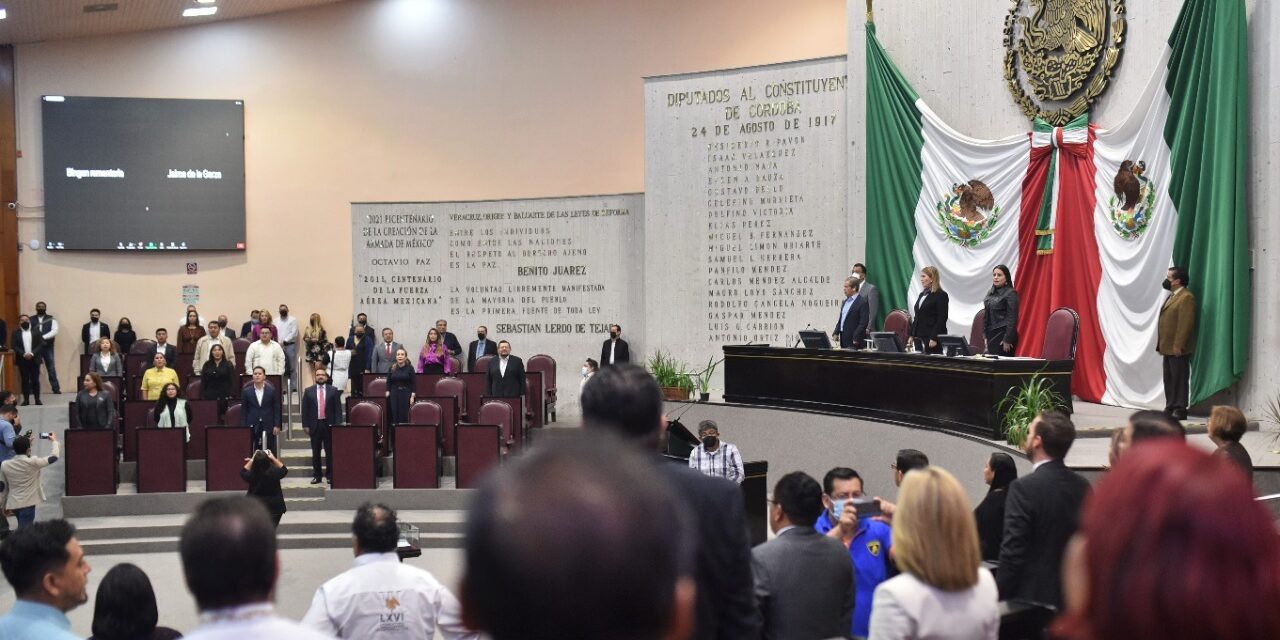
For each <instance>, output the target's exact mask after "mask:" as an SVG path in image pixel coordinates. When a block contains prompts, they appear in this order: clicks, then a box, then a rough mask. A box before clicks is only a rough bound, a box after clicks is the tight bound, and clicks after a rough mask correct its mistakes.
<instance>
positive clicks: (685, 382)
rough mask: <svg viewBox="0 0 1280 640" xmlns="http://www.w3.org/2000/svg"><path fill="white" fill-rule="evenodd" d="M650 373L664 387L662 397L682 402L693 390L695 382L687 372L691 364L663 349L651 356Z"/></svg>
mask: <svg viewBox="0 0 1280 640" xmlns="http://www.w3.org/2000/svg"><path fill="white" fill-rule="evenodd" d="M648 364H649V367H648V368H649V374H650V375H652V376H653V379H654V380H657V382H658V386H659V387H660V388H661V389H662V397H663V399H666V400H672V401H676V402H682V401H685V400H688V399H689V394H690V393H691V392H692V391H693V382H692V381H691V380H689V376H688V375H687V374H686V371H688V368H689V366H688V365H687V364H685V363H684V362H681V361H680V360H677V359H675V358H673V357H671V356H669V355H667V354H665V353H663V352H662V350H661V349H659V350H657V351H655V352H654V353H653V355H652V356H650V357H649V363H648Z"/></svg>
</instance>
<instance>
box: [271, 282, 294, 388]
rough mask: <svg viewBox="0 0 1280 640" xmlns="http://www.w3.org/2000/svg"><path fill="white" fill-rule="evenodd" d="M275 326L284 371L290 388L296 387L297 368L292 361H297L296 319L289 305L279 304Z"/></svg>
mask: <svg viewBox="0 0 1280 640" xmlns="http://www.w3.org/2000/svg"><path fill="white" fill-rule="evenodd" d="M276 328H277V329H279V331H280V335H279V336H277V339H279V341H280V346H281V347H284V369H285V370H284V373H285V374H286V375H288V376H289V382H290V385H291V386H290V387H289V388H290V389H291V390H295V391H296V390H297V389H298V368H297V367H295V366H294V364H293V363H295V362H297V361H298V319H297V318H295V317H293V316H292V315H290V314H289V305H287V304H281V305H280V316H279V317H278V318H276Z"/></svg>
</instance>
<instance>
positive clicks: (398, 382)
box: [387, 349, 417, 444]
mask: <svg viewBox="0 0 1280 640" xmlns="http://www.w3.org/2000/svg"><path fill="white" fill-rule="evenodd" d="M416 374H417V372H416V371H414V369H413V363H411V362H409V354H408V353H407V352H405V350H404V349H398V350H396V361H395V362H394V363H393V364H392V365H391V370H390V371H388V372H387V424H388V425H397V424H403V423H405V422H408V421H409V405H411V404H413V401H414V399H415V396H416V394H415V393H414V376H415V375H416ZM393 431H394V429H393ZM394 437H395V436H392V438H393V440H392V443H393V444H394V442H395V441H394Z"/></svg>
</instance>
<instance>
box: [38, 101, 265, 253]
mask: <svg viewBox="0 0 1280 640" xmlns="http://www.w3.org/2000/svg"><path fill="white" fill-rule="evenodd" d="M42 102H43V109H42V110H41V113H42V117H43V129H44V189H45V246H46V247H47V248H48V249H51V250H68V251H71V250H107V251H224V250H227V251H238V250H244V248H245V245H244V240H245V215H244V202H245V199H244V102H243V101H241V100H169V99H150V98H95V97H78V96H44V97H43V99H42Z"/></svg>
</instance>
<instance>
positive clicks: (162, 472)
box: [136, 427, 187, 493]
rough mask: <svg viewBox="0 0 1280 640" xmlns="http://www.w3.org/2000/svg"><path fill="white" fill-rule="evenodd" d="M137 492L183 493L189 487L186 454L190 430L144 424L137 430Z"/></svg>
mask: <svg viewBox="0 0 1280 640" xmlns="http://www.w3.org/2000/svg"><path fill="white" fill-rule="evenodd" d="M136 436H137V439H138V467H137V470H138V471H137V473H138V493H182V492H185V491H186V490H187V462H186V459H185V457H184V456H183V451H184V450H185V449H186V439H187V434H186V432H185V431H183V430H182V429H169V428H160V427H144V428H142V429H138V430H137V434H136Z"/></svg>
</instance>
